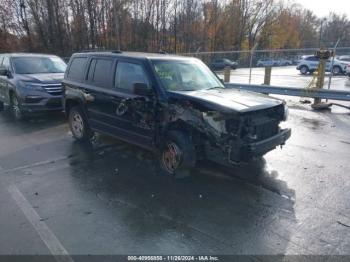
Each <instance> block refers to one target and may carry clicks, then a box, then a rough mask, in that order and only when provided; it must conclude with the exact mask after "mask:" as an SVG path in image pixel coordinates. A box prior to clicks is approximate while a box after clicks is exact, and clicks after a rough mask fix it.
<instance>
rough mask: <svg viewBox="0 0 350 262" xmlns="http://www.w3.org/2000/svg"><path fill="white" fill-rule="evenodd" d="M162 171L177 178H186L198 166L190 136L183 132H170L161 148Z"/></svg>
mask: <svg viewBox="0 0 350 262" xmlns="http://www.w3.org/2000/svg"><path fill="white" fill-rule="evenodd" d="M159 161H160V167H161V169H162V171H163V172H164V173H165V174H167V175H171V176H173V177H175V178H178V179H180V178H185V177H188V176H189V175H190V174H191V171H192V170H193V168H194V167H195V165H196V151H195V148H194V145H193V142H192V139H191V137H190V136H189V135H187V134H185V133H184V132H181V131H169V132H168V133H167V135H166V136H165V141H164V143H163V145H162V146H161V148H160V154H159Z"/></svg>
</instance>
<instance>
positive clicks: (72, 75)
mask: <svg viewBox="0 0 350 262" xmlns="http://www.w3.org/2000/svg"><path fill="white" fill-rule="evenodd" d="M86 60H87V58H86V57H76V58H73V61H72V63H71V65H70V67H69V71H68V74H67V78H68V79H70V80H76V81H83V79H84V72H85V63H86Z"/></svg>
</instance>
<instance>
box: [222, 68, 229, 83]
mask: <svg viewBox="0 0 350 262" xmlns="http://www.w3.org/2000/svg"><path fill="white" fill-rule="evenodd" d="M230 78H231V68H230V67H229V66H226V67H225V69H224V82H225V83H230Z"/></svg>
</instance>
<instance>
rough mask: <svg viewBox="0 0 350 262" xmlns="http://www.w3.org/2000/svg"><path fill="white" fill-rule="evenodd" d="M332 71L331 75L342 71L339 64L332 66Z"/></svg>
mask: <svg viewBox="0 0 350 262" xmlns="http://www.w3.org/2000/svg"><path fill="white" fill-rule="evenodd" d="M332 73H333V75H340V74H341V73H342V70H341V68H340V67H339V66H333V70H332Z"/></svg>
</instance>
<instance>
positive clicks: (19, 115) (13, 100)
mask: <svg viewBox="0 0 350 262" xmlns="http://www.w3.org/2000/svg"><path fill="white" fill-rule="evenodd" d="M10 109H11V113H12V115H13V117H14V118H15V119H16V120H18V121H20V120H23V119H24V113H23V110H22V105H21V102H20V101H19V99H18V97H17V95H16V94H11V95H10Z"/></svg>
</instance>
